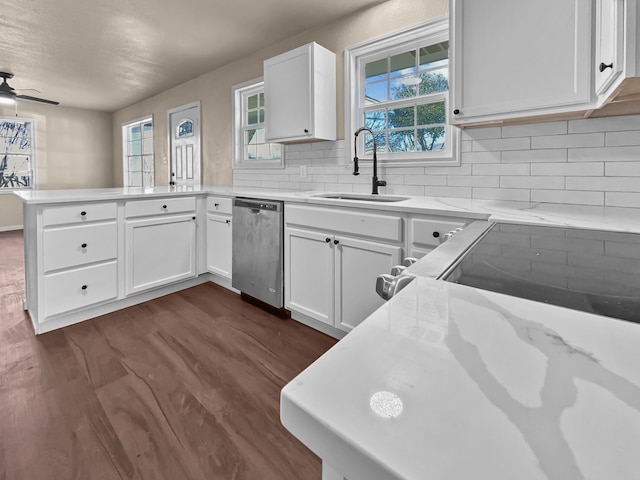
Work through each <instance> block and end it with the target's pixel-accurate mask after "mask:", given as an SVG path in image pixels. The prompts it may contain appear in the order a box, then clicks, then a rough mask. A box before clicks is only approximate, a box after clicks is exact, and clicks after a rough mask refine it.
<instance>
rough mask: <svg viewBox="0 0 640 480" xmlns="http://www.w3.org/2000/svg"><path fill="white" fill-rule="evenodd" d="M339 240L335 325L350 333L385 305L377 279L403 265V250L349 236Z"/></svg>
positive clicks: (337, 248)
mask: <svg viewBox="0 0 640 480" xmlns="http://www.w3.org/2000/svg"><path fill="white" fill-rule="evenodd" d="M336 240H337V241H338V243H337V244H336V255H335V268H336V275H335V276H336V293H335V295H336V304H335V306H336V319H335V326H336V327H337V328H339V329H341V330H345V331H347V332H348V331H350V330H352V329H353V328H354V327H356V326H357V325H358V324H359V323H360V322H362V321H363V320H364V319H365V318H367V317H368V316H369V315H371V314H372V313H373V312H374V310H376V309H377V308H378V307H380V306H381V305H382V304H383V303H384V300H382V299H381V298H380V297H379V296H378V294H377V293H376V278H377V277H378V275H380V274H382V273H389V271H390V270H391V267H393V266H394V265H398V264H399V263H400V260H401V257H402V248H400V247H396V246H391V245H385V244H382V243H375V242H366V241H363V240H356V239H352V238H348V237H336Z"/></svg>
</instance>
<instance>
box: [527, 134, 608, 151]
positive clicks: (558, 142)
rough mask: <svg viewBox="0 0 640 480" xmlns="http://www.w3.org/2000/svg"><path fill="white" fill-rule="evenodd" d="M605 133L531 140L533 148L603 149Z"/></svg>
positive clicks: (553, 136) (549, 136) (533, 138)
mask: <svg viewBox="0 0 640 480" xmlns="http://www.w3.org/2000/svg"><path fill="white" fill-rule="evenodd" d="M603 146H604V133H602V132H597V133H576V134H571V135H546V136H542V137H532V138H531V148H533V149H537V148H577V147H603Z"/></svg>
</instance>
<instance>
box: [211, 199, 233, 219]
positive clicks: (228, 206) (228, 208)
mask: <svg viewBox="0 0 640 480" xmlns="http://www.w3.org/2000/svg"><path fill="white" fill-rule="evenodd" d="M207 211H208V212H215V213H226V214H228V215H231V213H232V211H233V199H232V198H228V197H207Z"/></svg>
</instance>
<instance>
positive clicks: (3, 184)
mask: <svg viewBox="0 0 640 480" xmlns="http://www.w3.org/2000/svg"><path fill="white" fill-rule="evenodd" d="M33 133H34V128H33V120H28V119H24V118H17V117H0V190H13V189H23V188H33V184H34V178H33V176H34V170H35V161H34V156H35V144H34V136H33Z"/></svg>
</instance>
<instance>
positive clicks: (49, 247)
mask: <svg viewBox="0 0 640 480" xmlns="http://www.w3.org/2000/svg"><path fill="white" fill-rule="evenodd" d="M42 237H43V266H44V272H45V273H47V272H50V271H52V270H58V269H62V268H70V267H75V266H78V265H83V264H87V263H95V262H100V261H104V260H110V259H112V258H116V257H117V255H118V226H117V224H116V222H110V223H99V224H89V225H78V226H69V227H62V228H52V229H46V230H44V231H43V233H42Z"/></svg>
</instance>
